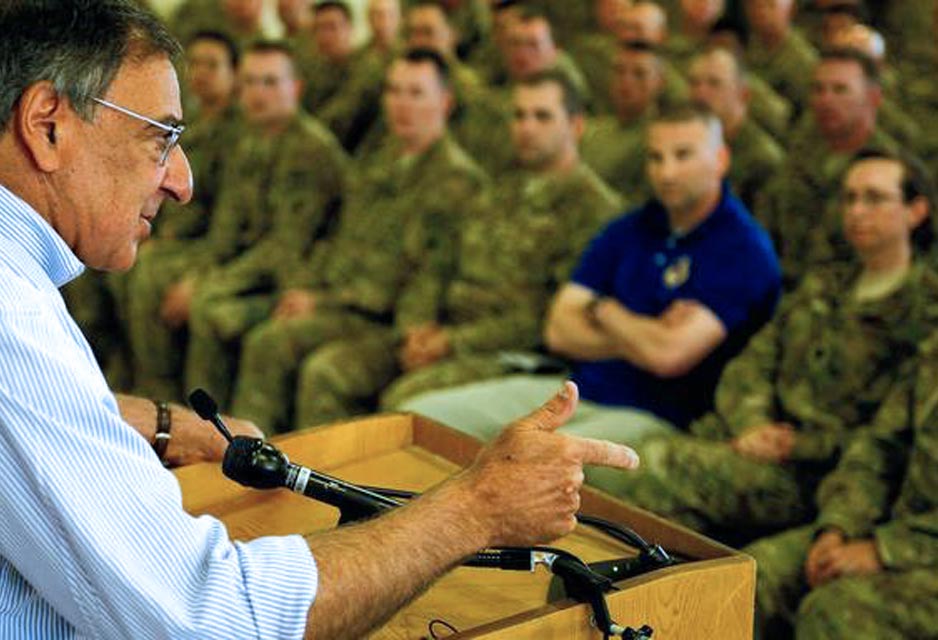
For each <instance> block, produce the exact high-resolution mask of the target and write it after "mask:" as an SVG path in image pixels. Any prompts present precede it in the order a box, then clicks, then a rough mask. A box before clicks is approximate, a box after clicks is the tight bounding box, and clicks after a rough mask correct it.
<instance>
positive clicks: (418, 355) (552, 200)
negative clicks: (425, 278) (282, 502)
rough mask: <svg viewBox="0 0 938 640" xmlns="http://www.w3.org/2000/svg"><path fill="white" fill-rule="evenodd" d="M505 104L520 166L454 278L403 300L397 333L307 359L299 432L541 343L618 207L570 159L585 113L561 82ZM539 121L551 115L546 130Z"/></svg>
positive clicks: (471, 220)
mask: <svg viewBox="0 0 938 640" xmlns="http://www.w3.org/2000/svg"><path fill="white" fill-rule="evenodd" d="M514 103H515V107H514V113H515V117H514V123H513V125H512V133H513V141H514V145H513V146H514V148H515V153H516V156H517V165H516V167H515V168H514V169H513V170H512V171H511V172H507V173H505V174H503V175H502V176H500V179H499V181H498V183H497V186H496V187H495V188H494V190H493V191H492V192H491V193H489V194H488V197H487V198H485V199H484V200H482V201H481V202H480V203H479V206H478V207H477V209H476V210H475V211H473V213H472V214H471V215H470V216H469V217H467V219H466V220H465V223H464V225H463V228H462V231H461V239H460V246H459V251H458V258H457V264H456V273H455V275H453V276H452V277H451V278H450V279H448V280H446V281H439V282H436V283H433V284H432V285H428V284H427V283H422V284H421V286H422V287H423V289H424V291H425V292H429V293H431V294H432V297H430V298H429V299H427V297H426V295H425V294H424V295H420V296H416V295H405V296H404V297H403V298H402V300H401V302H400V303H399V304H398V305H397V308H396V310H395V315H396V323H395V325H396V328H395V329H394V330H392V329H388V330H386V331H384V332H382V333H380V334H378V333H375V334H372V335H369V336H365V337H363V338H359V339H355V338H353V339H348V340H339V341H335V342H331V343H329V344H327V345H326V346H324V347H322V348H321V349H319V350H318V351H316V352H315V353H314V354H313V355H312V356H311V357H310V358H309V359H307V361H306V362H305V363H304V364H303V368H302V373H301V375H300V384H299V385H298V387H297V424H302V425H310V424H320V423H324V422H329V421H332V420H336V419H339V418H342V417H346V416H349V415H353V414H355V413H359V412H363V411H366V410H368V409H370V408H371V406H372V403H373V401H374V399H375V398H376V397H377V395H378V393H379V392H380V391H381V390H382V389H383V388H384V387H385V386H386V385H388V383H390V382H391V381H392V380H393V379H394V377H396V376H399V375H401V374H402V373H403V377H401V378H400V379H398V380H397V381H396V382H395V383H394V384H393V385H392V387H391V389H390V390H389V391H388V392H387V393H386V394H385V395H384V397H383V399H382V401H383V403H384V404H385V405H386V406H389V407H394V406H396V405H398V404H399V403H400V402H401V401H402V400H404V399H405V398H408V397H410V396H412V395H415V394H417V393H421V392H424V391H429V390H432V389H438V388H442V387H446V386H452V385H455V384H463V383H467V382H471V381H474V380H478V379H482V378H488V377H494V376H497V375H503V374H504V373H506V372H507V368H506V366H505V364H504V359H503V358H500V354H501V353H502V352H504V351H507V350H533V349H535V348H536V347H538V346H539V345H540V343H541V338H540V336H541V320H542V318H543V317H544V315H545V313H546V308H547V302H548V300H549V299H550V296H551V295H552V294H553V290H554V289H555V288H556V286H557V284H558V283H560V282H563V281H565V280H566V279H567V278H568V277H569V271H570V269H571V267H572V266H573V262H574V261H575V260H576V258H577V257H578V256H579V254H580V252H581V251H582V250H583V248H584V247H585V245H586V242H587V240H589V238H590V237H592V236H593V234H594V233H595V232H596V231H598V229H599V226H600V225H601V224H602V223H603V222H604V221H606V220H607V219H608V218H610V217H611V216H612V215H613V214H614V213H616V212H618V211H619V210H620V203H619V200H618V197H617V196H616V195H615V194H614V193H613V192H612V191H611V190H610V189H609V188H608V187H607V186H606V185H605V184H604V183H603V182H602V181H601V180H600V179H599V178H598V177H597V176H596V175H595V174H594V173H593V172H592V171H591V170H590V169H588V168H587V167H586V166H585V165H584V164H583V163H581V162H580V160H579V157H578V155H577V150H576V143H577V138H578V137H579V134H580V133H581V131H582V127H583V120H582V118H583V113H582V110H583V107H582V104H581V103H580V102H579V98H578V97H577V96H576V95H575V90H574V89H573V88H572V87H571V86H569V83H567V82H566V80H565V77H564V76H563V75H561V74H558V73H557V72H547V73H546V74H544V75H543V76H536V77H535V78H532V79H531V80H528V81H525V82H523V83H520V84H519V85H517V86H516V88H515V100H514ZM542 113H544V114H549V123H548V124H546V125H544V124H541V123H540V122H539V119H540V114H542ZM446 275H447V274H438V277H444V276H446ZM441 291H442V292H443V294H442V300H438V299H437V296H438V295H439V292H441ZM350 363H351V364H350Z"/></svg>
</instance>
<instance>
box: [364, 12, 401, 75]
mask: <svg viewBox="0 0 938 640" xmlns="http://www.w3.org/2000/svg"><path fill="white" fill-rule="evenodd" d="M367 17H368V30H369V31H370V32H371V38H369V40H368V43H367V44H366V45H365V51H366V52H368V53H371V54H376V55H378V56H379V57H381V58H384V59H387V60H388V62H390V61H391V59H392V58H393V57H394V56H395V55H396V54H397V50H398V48H399V47H400V44H401V17H402V13H401V1H400V0H369V1H368V13H367Z"/></svg>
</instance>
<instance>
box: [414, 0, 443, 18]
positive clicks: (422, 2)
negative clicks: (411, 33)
mask: <svg viewBox="0 0 938 640" xmlns="http://www.w3.org/2000/svg"><path fill="white" fill-rule="evenodd" d="M409 5H410V6H409V8H408V10H409V11H413V10H414V9H421V8H424V7H429V8H431V9H439V10H440V13H442V14H443V17H445V18H446V21H447V22H449V19H450V13H451V11H450V9H449V8H448V7H447V6H446V5H445V4H443V3H442V2H440V1H439V0H413V1H412V2H410V3H409Z"/></svg>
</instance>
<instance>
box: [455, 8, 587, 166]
mask: <svg viewBox="0 0 938 640" xmlns="http://www.w3.org/2000/svg"><path fill="white" fill-rule="evenodd" d="M505 53H506V54H507V58H506V59H505V61H504V62H505V69H506V72H507V74H506V77H505V83H504V84H502V85H499V86H497V87H495V88H494V90H492V91H491V92H484V93H482V94H476V95H472V96H469V99H468V100H466V101H465V103H464V104H463V105H460V109H461V110H462V111H463V113H462V114H460V113H456V114H454V117H453V124H452V128H453V135H454V136H455V137H456V139H457V140H459V142H460V144H462V145H463V146H464V147H465V148H466V150H467V151H468V152H469V153H470V155H472V156H473V157H474V158H477V159H478V161H479V162H480V163H481V164H482V166H483V167H484V168H485V169H486V170H487V171H488V172H489V173H490V174H491V175H497V174H498V173H500V172H501V171H504V170H507V169H509V168H510V166H511V164H512V162H513V160H514V158H513V154H512V149H511V145H507V144H503V145H497V144H496V145H493V144H492V140H508V139H509V138H510V136H511V132H510V130H509V126H510V122H511V104H512V93H511V83H515V82H520V81H523V80H526V79H529V78H532V77H534V76H535V75H537V74H540V73H543V72H545V71H550V70H557V71H558V72H560V73H563V74H564V75H566V76H567V79H568V80H569V81H570V83H571V84H573V86H574V87H575V88H576V90H577V91H578V92H579V93H580V95H582V96H584V101H585V102H587V103H588V102H589V100H590V98H589V87H588V85H587V83H586V79H585V77H584V76H583V73H582V72H581V71H580V69H579V68H578V67H577V66H576V63H575V62H574V61H573V58H571V57H570V55H569V54H567V53H566V52H565V51H562V50H560V49H559V48H558V47H557V45H556V43H555V41H554V36H553V28H552V25H551V24H550V22H548V20H547V17H546V16H545V15H544V14H543V13H540V12H539V11H536V10H534V9H531V8H529V7H522V8H521V9H519V10H518V11H517V13H516V14H515V18H513V19H512V21H511V22H510V32H509V34H508V43H507V48H506V50H505Z"/></svg>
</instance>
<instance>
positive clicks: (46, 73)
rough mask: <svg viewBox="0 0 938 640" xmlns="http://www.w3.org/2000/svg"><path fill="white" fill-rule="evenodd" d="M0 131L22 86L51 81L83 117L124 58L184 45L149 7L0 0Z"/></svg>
mask: <svg viewBox="0 0 938 640" xmlns="http://www.w3.org/2000/svg"><path fill="white" fill-rule="evenodd" d="M0 34H2V35H0V132H2V131H4V130H6V127H7V124H8V123H9V121H10V118H11V115H12V113H13V109H14V108H15V107H16V104H17V103H18V102H19V100H20V97H21V96H22V95H23V92H24V91H26V89H28V88H29V87H30V86H32V85H34V84H36V83H38V82H44V81H45V82H49V83H51V84H52V86H53V87H54V88H55V90H56V91H57V92H58V93H60V94H62V95H65V96H67V97H68V100H69V103H70V104H71V106H72V108H73V109H74V110H75V112H76V113H77V114H78V115H79V116H80V117H81V118H83V119H85V120H91V119H92V118H93V117H94V114H95V107H96V104H95V102H94V100H93V99H94V98H98V97H102V96H104V95H105V94H106V93H107V90H108V87H110V86H111V82H113V81H114V77H115V76H116V75H117V72H118V70H119V69H120V67H121V65H122V64H123V63H124V62H126V61H145V60H148V59H150V58H153V57H159V56H165V57H167V58H169V59H170V60H173V61H175V60H176V59H177V58H178V57H179V55H180V54H181V53H182V48H181V47H180V46H179V43H178V42H177V41H176V39H175V38H173V36H171V35H170V34H169V32H168V31H167V30H166V27H164V26H163V24H162V23H161V22H160V21H159V20H158V19H157V18H156V17H155V16H154V15H153V14H152V13H150V12H149V11H147V10H146V9H143V8H141V7H139V6H138V5H137V4H136V3H135V2H132V1H130V0H3V1H2V2H0Z"/></svg>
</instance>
